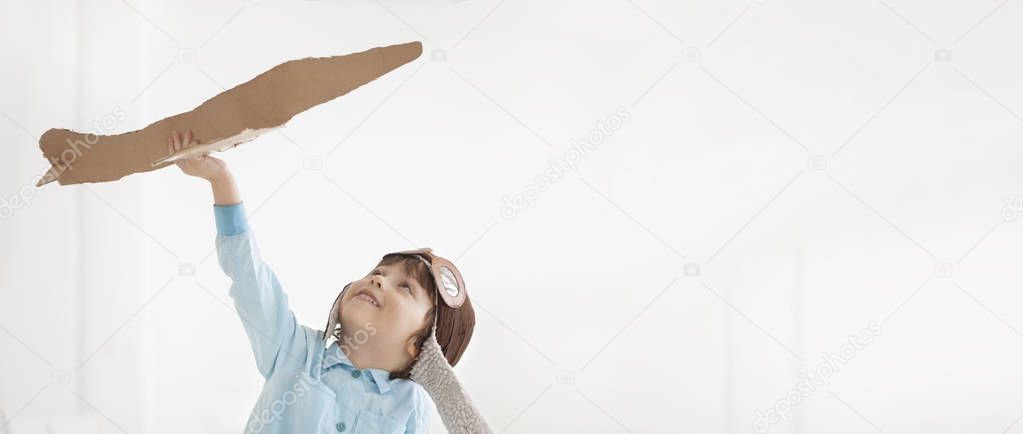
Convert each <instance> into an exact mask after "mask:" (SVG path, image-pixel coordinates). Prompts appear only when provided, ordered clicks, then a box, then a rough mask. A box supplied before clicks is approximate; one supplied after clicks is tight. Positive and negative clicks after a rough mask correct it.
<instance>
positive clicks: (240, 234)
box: [167, 132, 307, 378]
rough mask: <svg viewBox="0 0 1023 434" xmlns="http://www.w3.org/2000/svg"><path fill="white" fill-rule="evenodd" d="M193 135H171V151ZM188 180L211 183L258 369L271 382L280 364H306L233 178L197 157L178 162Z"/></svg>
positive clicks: (226, 261) (223, 258) (225, 258)
mask: <svg viewBox="0 0 1023 434" xmlns="http://www.w3.org/2000/svg"><path fill="white" fill-rule="evenodd" d="M193 143H194V142H193V137H192V134H191V132H188V133H186V134H185V135H184V136H183V137H182V135H180V134H178V133H177V132H173V133H172V134H171V137H170V138H169V139H168V144H167V146H168V151H169V152H174V151H178V150H180V149H181V148H182V147H187V146H190V145H192V144H193ZM176 164H177V165H178V167H179V168H181V170H182V171H183V172H185V173H186V174H188V175H192V176H196V177H199V178H202V179H205V180H207V181H209V183H210V187H211V188H212V190H213V200H214V216H215V218H216V224H217V237H216V245H217V257H218V259H219V263H220V268H221V269H222V270H224V273H225V274H227V276H228V277H230V278H231V282H232V283H231V290H230V295H231V298H232V299H233V300H234V306H235V309H236V310H237V312H238V316H239V317H240V318H241V320H242V325H243V326H244V328H245V333H246V335H248V338H249V344H250V345H251V346H252V352H253V355H254V356H255V358H256V366H257V368H259V372H260V373H261V374H263V377H264V378H270V376H272V375H273V373H274V372H275V371H276V370H277V368H279V367H281V365H282V364H302V363H303V362H304V361H305V358H306V357H307V354H306V348H307V347H306V337H305V333H304V331H303V328H302V327H300V326H299V324H298V322H297V321H296V320H295V315H294V313H292V311H291V309H290V308H289V307H288V297H287V295H285V293H284V290H283V289H282V288H281V284H280V282H279V281H278V280H277V275H276V274H274V272H273V270H271V269H270V267H269V266H268V265H267V264H266V263H265V262H263V260H262V258H261V257H260V255H259V249H258V248H257V246H256V240H255V238H254V237H253V235H252V231H251V230H250V228H249V226H248V223H247V222H246V219H245V207H244V204H243V203H242V200H241V196H240V195H239V194H238V187H237V186H236V184H235V181H234V177H233V176H232V175H231V172H230V170H228V168H227V164H225V163H224V161H223V160H220V159H218V158H214V157H210V156H208V155H199V156H195V157H190V158H187V159H183V160H178V161H177V162H176Z"/></svg>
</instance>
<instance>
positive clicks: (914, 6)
mask: <svg viewBox="0 0 1023 434" xmlns="http://www.w3.org/2000/svg"><path fill="white" fill-rule="evenodd" d="M4 13H5V14H4V15H5V16H6V17H8V20H6V21H5V25H4V26H0V35H2V38H3V41H4V46H5V54H6V55H5V56H4V57H3V60H2V62H3V68H0V83H2V84H0V95H3V97H2V98H0V111H2V112H3V113H4V114H5V115H4V116H0V138H2V139H3V142H4V145H3V146H4V147H5V148H4V149H5V150H6V151H7V152H6V153H5V157H6V158H4V159H3V160H2V163H0V164H2V165H3V166H2V167H3V170H0V197H2V198H3V199H4V200H5V202H3V203H0V204H4V203H6V204H8V205H11V204H12V199H11V198H12V197H14V196H18V195H26V194H27V195H28V197H27V199H28V201H27V205H25V206H20V205H19V206H17V209H13V208H11V207H7V208H5V210H7V211H11V212H10V213H9V215H7V213H5V214H4V215H3V216H2V217H4V219H3V220H0V249H3V254H2V255H0V327H2V328H0V354H2V355H3V356H2V357H0V413H2V414H3V415H6V417H7V418H8V419H12V422H11V423H10V424H9V425H7V426H6V427H5V429H7V431H8V432H12V433H15V434H24V433H31V432H122V431H123V432H144V433H157V432H161V433H162V432H176V433H182V432H238V431H240V430H241V429H242V426H243V424H244V420H245V417H246V416H247V413H248V411H249V409H250V408H251V405H252V403H253V402H254V401H255V398H256V395H257V394H258V391H259V388H260V382H259V377H258V375H257V374H256V371H255V369H254V367H253V364H252V360H251V356H250V354H249V349H248V347H247V344H246V340H245V338H244V335H243V332H242V330H241V327H240V325H239V322H238V320H237V318H236V317H235V316H234V314H233V313H232V312H231V311H230V308H228V307H226V305H225V304H224V303H227V301H226V300H227V296H226V290H227V286H228V281H227V279H226V278H224V277H223V275H222V273H221V272H220V270H219V268H218V267H217V265H216V258H215V257H214V256H211V255H210V253H211V252H212V249H213V243H212V240H213V234H214V227H213V218H212V210H211V206H210V204H211V198H210V195H209V192H208V191H207V187H205V186H203V185H202V183H200V182H199V181H196V180H193V179H188V178H185V177H184V176H182V175H180V174H179V173H177V171H176V170H162V171H158V172H154V173H147V174H142V175H133V176H130V177H128V178H126V179H124V180H122V181H120V182H116V183H105V184H92V185H86V186H81V185H79V186H68V187H61V186H57V185H49V186H47V187H45V188H42V189H39V190H35V189H31V188H23V187H26V186H29V185H31V181H32V180H31V179H30V178H31V177H32V176H33V175H38V174H40V173H41V172H42V171H43V170H44V169H45V166H46V164H45V161H44V160H43V159H42V158H40V154H39V151H38V148H37V145H36V142H35V141H36V140H37V138H38V136H39V135H40V134H42V132H44V131H45V130H46V129H48V128H51V127H66V128H72V129H77V130H93V131H95V130H96V128H95V127H94V122H96V121H100V122H102V120H103V119H104V118H105V117H107V116H110V115H113V116H115V117H117V116H119V115H120V114H121V113H123V115H124V116H123V120H120V121H118V122H116V123H115V125H113V127H112V128H110V130H111V131H110V132H123V131H129V130H133V129H138V128H141V127H144V126H145V125H146V124H148V123H150V122H152V121H155V120H158V119H160V118H162V117H165V116H168V115H172V114H175V113H179V112H181V111H186V110H189V109H191V108H193V107H194V106H195V105H197V104H198V103H200V102H201V101H203V100H205V99H207V98H209V97H211V96H212V95H214V94H216V93H218V92H220V91H222V90H223V89H224V88H225V87H231V86H234V85H236V84H238V83H241V82H243V81H245V80H248V79H250V78H252V77H253V76H254V75H256V74H257V73H259V72H261V71H263V70H265V69H267V68H269V67H271V66H273V65H275V64H277V63H280V62H282V61H285V60H289V59H294V58H301V57H307V56H326V55H334V54H343V53H349V52H354V51H361V50H364V49H366V48H369V47H373V46H380V45H387V44H391V43H398V42H405V41H409V40H422V41H423V43H424V47H425V51H426V53H424V56H423V57H422V58H421V59H419V60H417V61H416V62H414V63H413V64H411V65H407V66H405V67H403V68H401V69H400V70H398V71H395V72H394V73H392V74H390V75H388V76H386V77H383V78H381V79H380V80H378V81H376V82H374V83H371V84H370V85H368V86H366V87H364V88H362V89H359V90H357V91H355V92H353V93H352V94H349V95H347V96H345V97H344V98H342V99H340V100H338V101H334V102H331V103H329V104H325V105H323V106H320V107H317V108H315V109H313V110H311V111H309V112H307V113H304V114H302V115H300V116H298V117H296V118H295V119H293V120H292V122H291V123H289V124H288V126H287V127H286V128H285V129H284V130H283V132H281V133H273V134H270V135H268V136H266V137H262V138H260V139H258V140H257V141H255V142H252V143H249V144H246V145H244V146H243V147H242V148H239V149H237V150H233V151H230V152H228V153H224V154H222V157H223V158H225V159H226V160H227V161H228V162H229V164H230V165H231V167H232V168H233V170H234V172H235V173H236V176H237V178H238V179H239V181H240V184H241V188H242V192H243V195H244V197H245V201H246V202H247V204H248V209H249V211H250V212H254V215H253V216H252V224H253V226H254V228H255V230H256V233H257V235H258V237H259V242H260V245H261V247H262V250H263V253H264V256H265V257H266V259H267V260H268V261H269V262H270V263H271V264H272V265H273V266H274V268H275V270H276V271H277V272H278V274H279V276H280V278H281V280H282V281H283V282H284V284H285V286H286V289H287V290H288V291H289V294H290V297H291V302H292V305H293V308H294V309H295V311H296V314H297V315H298V317H299V318H300V320H301V321H302V322H304V323H306V324H310V325H314V326H321V322H322V320H323V315H324V314H325V311H326V309H327V306H328V305H329V303H330V302H331V301H332V300H333V298H334V296H335V295H336V292H337V291H338V290H339V289H340V287H341V285H343V284H344V283H345V282H347V281H349V280H351V279H352V278H354V277H357V276H358V275H360V274H361V273H364V272H365V271H366V269H367V267H370V266H371V265H372V264H373V263H375V261H376V259H377V258H378V257H379V256H380V255H381V254H382V253H384V252H388V251H393V250H397V249H404V248H409V247H412V246H413V245H415V246H430V247H433V248H434V249H435V250H437V251H438V252H439V253H441V254H443V255H446V256H448V257H450V258H457V263H458V264H459V267H460V268H461V269H462V271H463V273H464V274H465V275H466V279H467V281H468V284H469V288H470V291H471V292H472V295H473V299H474V302H475V303H476V307H477V312H478V321H479V323H478V327H477V330H476V335H475V338H474V340H473V343H472V345H471V347H470V350H469V352H468V353H467V354H466V355H465V357H464V358H463V361H462V362H461V363H460V364H459V367H458V371H459V373H460V375H461V378H462V381H463V382H464V383H465V384H466V385H467V386H468V387H469V388H470V389H471V390H472V391H473V395H474V398H475V400H476V402H477V403H478V405H479V406H480V408H481V409H482V411H483V412H484V413H485V414H486V416H487V417H488V420H489V421H490V423H491V425H492V426H493V427H494V428H495V429H496V430H499V431H503V432H508V433H513V432H722V433H744V432H752V431H754V426H753V422H754V410H761V411H764V410H766V409H767V408H768V407H773V406H774V405H775V403H776V402H777V401H778V400H780V399H784V398H785V396H786V392H788V391H789V390H791V389H794V388H796V387H797V385H798V384H799V382H800V377H799V374H800V373H801V372H805V371H806V370H812V369H817V368H818V367H819V366H820V363H821V362H822V356H821V354H822V353H839V352H840V351H841V350H842V348H843V345H844V344H846V343H847V336H848V335H849V334H855V333H857V332H858V331H860V330H861V329H864V328H866V327H868V324H870V322H871V321H876V324H877V326H878V327H879V329H880V330H881V333H880V336H876V337H875V339H874V340H873V341H872V342H871V343H870V344H867V345H866V346H864V347H863V349H862V350H859V351H857V352H855V355H854V356H853V357H852V358H851V360H849V361H848V362H847V363H845V364H843V365H840V366H839V370H838V371H837V372H835V373H834V375H833V376H832V377H831V379H830V384H829V385H827V386H824V387H822V388H820V389H819V390H816V391H815V392H813V393H812V394H810V395H809V396H807V397H805V398H803V399H801V402H800V403H799V404H798V405H795V406H794V407H792V408H791V410H790V411H789V412H788V414H787V416H786V420H785V421H784V422H781V423H778V424H776V425H773V426H771V432H774V433H814V432H829V433H844V432H848V433H860V432H873V431H881V432H887V433H895V432H899V433H917V432H919V433H936V432H947V433H960V432H1003V431H1004V432H1010V433H1012V432H1017V433H1019V432H1023V424H1016V421H1017V419H1018V418H1019V416H1020V414H1021V413H1023V399H1021V398H1020V397H1019V396H1018V395H1019V394H1018V393H1016V391H1017V390H1019V388H1020V386H1023V378H1021V376H1020V375H1019V374H1018V369H1017V367H1018V366H1019V363H1020V362H1021V361H1023V334H1021V333H1020V330H1023V322H1020V320H1019V318H1020V315H1019V314H1020V313H1021V310H1023V296H1020V295H1019V291H1018V290H1017V286H1018V282H1019V279H1020V277H1021V273H1020V271H1019V270H1020V267H1018V266H1016V264H1019V263H1020V260H1021V259H1023V252H1021V251H1020V249H1019V247H1018V246H1019V243H1020V241H1023V233H1021V230H1020V224H1023V223H1020V222H1018V221H1016V220H1018V219H1016V220H1009V219H1006V218H1005V217H1004V216H1003V212H1008V213H1009V214H1013V213H1014V212H1015V211H1016V210H1013V209H1012V208H1005V205H1004V203H1003V199H1005V198H1008V199H1010V200H1011V199H1014V198H1017V197H1023V191H1021V187H1020V185H1021V183H1020V180H1021V176H1020V175H1019V173H1020V169H1019V167H1020V165H1019V163H1020V162H1021V158H1020V152H1019V151H1018V147H1019V142H1020V138H1021V134H1023V119H1021V117H1020V116H1021V115H1023V82H1021V79H1020V78H1019V77H1021V73H1023V61H1021V59H1020V57H1019V55H1018V53H1019V52H1020V48H1023V47H1021V46H1020V45H1021V44H1023V38H1021V36H1023V34H1021V30H1020V28H1019V26H1018V25H1016V23H1018V22H1020V20H1021V19H1023V5H1021V4H1019V3H1018V2H1011V1H1010V2H1002V1H996V0H994V1H986V0H985V1H975V2H927V3H922V2H908V1H895V0H887V1H885V2H858V3H847V2H811V1H785V0H771V1H766V2H752V1H727V2H710V1H704V2H697V1H686V2H668V1H660V2H658V1H652V0H648V1H639V0H633V1H631V2H630V1H629V0H604V1H596V2H538V1H530V2H522V1H516V2H512V1H507V2H505V1H499V0H488V1H462V2H453V1H440V0H434V1H418V2H412V1H398V0H383V1H381V2H375V1H359V2H329V1H290V2H286V1H273V0H266V1H262V2H237V1H235V2H216V3H212V4H208V2H198V1H186V2H159V1H154V0H140V1H130V0H129V1H127V2H122V1H117V0H101V1H91V0H90V1H80V2H59V1H48V2H47V1H43V2H33V3H31V4H27V3H14V2H6V3H4ZM435 49H439V50H446V57H447V59H446V61H433V60H431V52H432V51H433V50H435ZM942 49H950V50H951V61H941V60H938V59H940V56H939V57H938V58H936V54H937V53H936V51H937V50H942ZM192 53H195V54H196V58H195V61H194V62H192V61H188V60H189V59H188V58H189V57H190V55H191V54H192ZM619 109H623V110H625V111H626V112H627V113H628V115H629V120H628V121H627V122H625V123H624V124H623V125H622V126H621V128H620V129H618V130H616V131H614V132H613V134H611V135H610V136H608V137H605V138H604V140H605V141H604V142H603V143H602V144H601V145H600V146H599V147H598V148H597V149H596V150H593V151H591V152H590V153H589V154H588V155H587V156H586V157H585V158H584V159H583V160H582V161H581V162H580V163H579V164H578V170H576V171H571V172H569V173H568V174H567V175H566V176H564V177H563V178H560V179H559V180H557V182H555V183H553V184H552V185H550V186H549V188H548V189H546V190H545V191H542V192H540V193H539V194H538V197H537V199H536V202H535V206H531V207H529V208H526V209H522V210H519V211H518V212H517V213H516V214H515V216H514V217H512V218H505V216H502V207H503V206H504V205H505V200H504V197H505V196H513V195H515V194H518V193H521V192H522V191H523V189H526V188H528V187H529V186H530V185H532V184H533V183H534V180H535V179H536V178H537V177H538V176H540V175H542V174H543V173H544V171H545V170H546V169H547V168H548V165H549V164H550V163H549V159H551V158H554V157H555V156H563V155H566V152H568V150H569V149H570V148H571V146H572V143H571V140H572V139H583V138H585V137H586V136H587V135H588V134H589V133H590V132H592V131H595V129H596V128H597V127H596V126H595V122H597V121H603V120H606V119H607V118H608V117H609V116H611V115H613V114H615V113H616V111H618V110H619ZM342 142H343V143H342ZM339 143H342V144H341V145H340V147H339V148H337V150H336V151H334V152H332V149H334V147H335V146H336V145H338V144H339ZM310 161H320V162H321V163H322V169H319V170H309V169H306V165H307V163H308V162H310ZM822 164H823V166H822ZM821 167H825V168H823V169H822V168H821ZM438 189H440V190H443V191H446V192H447V193H446V194H447V196H446V197H437V196H435V195H434V194H433V193H434V192H436V191H437V190H438ZM1019 211H1023V210H1019ZM941 263H949V264H951V274H950V275H948V273H945V272H944V271H942V270H945V269H947V268H943V267H942V266H940V265H937V264H941ZM686 264H694V265H696V266H698V268H699V272H698V275H692V274H694V273H693V272H692V271H693V270H694V268H693V267H692V266H689V267H687V265H686ZM191 267H194V269H195V270H196V272H195V275H194V276H192V275H189V273H184V274H182V273H181V271H182V270H188V269H190V268H191ZM686 270H690V271H691V272H689V273H687V272H686ZM936 270H938V272H937V273H936ZM12 416H13V417H12ZM2 425H3V422H0V426H2ZM434 428H435V429H434V430H435V431H436V432H443V426H442V425H441V424H440V421H439V419H438V420H435V424H434ZM3 431H4V429H0V432H3Z"/></svg>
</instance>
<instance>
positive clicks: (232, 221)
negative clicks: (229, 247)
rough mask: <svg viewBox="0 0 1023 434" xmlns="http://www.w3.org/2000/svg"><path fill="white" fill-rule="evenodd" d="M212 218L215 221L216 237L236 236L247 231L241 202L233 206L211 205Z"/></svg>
mask: <svg viewBox="0 0 1023 434" xmlns="http://www.w3.org/2000/svg"><path fill="white" fill-rule="evenodd" d="M213 216H214V217H215V218H216V220H217V235H224V236H231V235H238V234H240V233H242V232H245V231H247V230H249V225H248V223H246V221H245V205H244V203H243V202H238V203H236V204H234V205H213Z"/></svg>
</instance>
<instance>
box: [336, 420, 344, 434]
mask: <svg viewBox="0 0 1023 434" xmlns="http://www.w3.org/2000/svg"><path fill="white" fill-rule="evenodd" d="M334 427H335V428H337V432H342V431H344V430H345V423H344V422H338V424H337V425H335V426H334Z"/></svg>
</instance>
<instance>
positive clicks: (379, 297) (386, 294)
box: [340, 263, 433, 360]
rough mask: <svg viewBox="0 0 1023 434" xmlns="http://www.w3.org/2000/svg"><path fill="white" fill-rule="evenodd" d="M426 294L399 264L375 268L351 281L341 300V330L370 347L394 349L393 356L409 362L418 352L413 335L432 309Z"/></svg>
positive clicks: (419, 328)
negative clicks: (397, 355) (360, 338)
mask: <svg viewBox="0 0 1023 434" xmlns="http://www.w3.org/2000/svg"><path fill="white" fill-rule="evenodd" d="M426 291H427V290H426V289H425V288H423V287H422V286H421V285H420V284H419V282H416V280H415V279H414V278H412V276H409V275H408V274H406V273H405V268H404V266H403V265H402V264H401V263H395V264H388V265H380V266H377V267H376V268H374V269H373V270H372V271H370V273H369V274H368V275H366V277H363V278H362V279H359V280H356V281H354V282H352V283H351V286H349V287H348V291H346V292H345V295H344V297H342V298H341V308H340V310H341V327H342V329H344V330H346V331H347V333H346V334H347V335H348V336H354V337H355V338H359V336H363V337H365V338H366V339H367V340H368V341H370V342H371V344H370V345H372V346H373V347H376V348H382V349H388V348H394V349H395V351H394V353H393V354H399V353H402V354H407V355H408V357H409V359H408V360H411V358H412V357H415V355H416V353H417V352H418V348H416V346H415V335H416V334H417V333H418V332H419V331H420V330H422V329H423V327H425V326H426V325H427V322H426V320H427V318H426V314H427V312H429V310H430V308H432V307H433V301H431V299H430V295H429V294H428V293H427V292H426ZM359 330H363V333H359ZM353 344H360V343H358V342H355V343H353ZM388 353H389V352H388Z"/></svg>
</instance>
